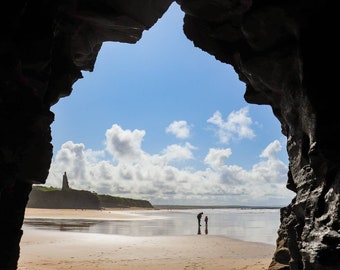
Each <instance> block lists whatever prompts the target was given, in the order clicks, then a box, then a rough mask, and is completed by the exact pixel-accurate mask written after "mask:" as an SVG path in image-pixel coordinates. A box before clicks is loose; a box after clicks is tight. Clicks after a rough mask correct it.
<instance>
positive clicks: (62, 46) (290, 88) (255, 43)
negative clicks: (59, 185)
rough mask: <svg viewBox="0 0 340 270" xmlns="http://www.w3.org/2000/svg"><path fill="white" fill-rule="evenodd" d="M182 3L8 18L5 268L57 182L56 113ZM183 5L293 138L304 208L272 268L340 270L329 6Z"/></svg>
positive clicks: (292, 215) (286, 212) (51, 10)
mask: <svg viewBox="0 0 340 270" xmlns="http://www.w3.org/2000/svg"><path fill="white" fill-rule="evenodd" d="M172 2H173V1H155V0H149V1H146V2H140V1H133V0H130V1H119V0H114V1H104V0H103V1H96V2H93V1H90V0H88V1H73V0H72V1H62V2H53V3H47V2H46V1H25V2H22V1H12V2H11V3H10V4H9V5H8V6H7V7H6V9H4V11H3V14H2V15H3V16H1V20H2V24H1V25H2V27H3V30H4V31H3V33H4V35H3V36H2V46H1V55H2V58H3V61H2V63H1V65H2V77H1V87H2V89H1V90H2V91H1V92H0V93H1V102H2V103H1V105H2V110H1V122H2V125H3V126H4V127H6V128H5V129H4V130H3V132H2V133H1V136H2V137H1V138H2V140H0V142H1V145H0V149H1V155H0V159H1V160H0V161H1V166H2V167H1V168H2V170H1V179H2V182H1V184H2V186H1V197H0V199H1V222H0V224H1V226H2V227H1V232H2V239H4V241H2V245H3V246H2V247H1V250H5V251H6V253H4V254H1V255H2V258H4V260H1V263H3V262H4V263H11V264H12V268H15V267H16V261H17V258H18V254H19V248H18V247H19V243H20V238H21V235H22V230H21V225H22V220H23V217H24V209H25V206H26V203H27V197H28V194H29V192H30V188H31V185H32V184H33V183H39V182H40V183H42V182H44V181H45V179H46V177H47V175H48V171H49V165H50V161H51V157H52V145H51V144H50V141H51V136H50V135H51V134H50V125H51V123H52V122H53V114H52V113H51V111H50V107H51V106H52V105H53V104H55V103H56V102H57V101H58V100H59V99H60V98H61V97H65V96H68V95H69V94H70V93H71V91H72V85H73V84H74V82H75V81H77V80H78V79H80V78H81V70H88V71H90V70H92V69H93V66H94V62H95V59H96V55H97V53H98V50H99V48H100V44H101V42H102V41H107V40H115V41H123V42H127V43H135V42H136V41H137V40H139V39H140V37H141V33H142V32H143V31H144V30H148V29H150V27H151V26H152V25H153V24H154V23H155V22H156V21H157V20H158V19H159V18H160V17H161V16H162V14H163V13H164V12H165V11H166V10H167V8H168V7H169V5H170V4H171V3H172ZM177 3H178V4H179V5H180V6H181V9H182V10H183V11H184V12H185V14H186V15H185V19H184V32H185V34H186V36H187V37H188V39H190V40H192V41H193V43H194V45H195V46H196V47H199V48H201V49H202V50H204V51H206V52H208V53H209V54H211V55H213V56H214V57H215V58H216V59H219V60H220V61H222V62H224V63H228V64H231V65H232V66H233V67H234V69H235V71H236V72H237V74H238V75H239V78H240V80H241V81H243V82H245V83H246V93H245V95H244V97H245V99H246V101H247V102H249V103H252V104H261V105H264V104H267V105H270V106H271V107H272V109H273V113H274V114H275V116H276V117H277V118H278V120H279V121H280V123H281V126H282V132H283V134H284V135H285V136H286V137H287V138H288V140H287V151H288V155H289V162H290V163H289V173H288V182H287V187H288V189H290V190H292V191H293V192H294V193H296V196H295V197H294V199H293V200H292V202H291V203H290V204H289V205H288V206H287V207H285V208H283V209H282V212H281V222H282V223H281V226H280V229H279V239H278V247H277V253H275V255H274V259H273V265H272V266H273V267H276V266H277V267H279V266H280V267H281V268H284V267H286V268H291V269H313V270H314V269H322V270H325V269H327V270H328V269H330V270H333V269H337V268H339V265H340V261H339V258H340V256H339V249H338V246H339V242H340V240H339V239H340V237H339V236H338V232H337V231H336V229H337V228H339V217H338V216H339V215H338V213H337V212H336V211H337V210H336V209H338V208H339V207H338V205H339V194H338V193H339V191H338V190H339V188H338V186H339V178H338V175H339V173H338V171H339V166H338V164H339V157H338V150H339V149H338V146H337V143H336V142H337V133H338V132H337V131H338V129H339V128H338V124H337V123H335V121H327V120H328V119H329V116H330V115H337V97H336V96H335V94H334V93H336V92H335V91H332V89H333V88H334V85H335V84H333V81H332V80H330V79H329V78H330V76H329V74H328V72H327V69H322V68H320V69H319V68H318V67H315V65H313V64H314V62H313V61H316V60H317V61H316V62H318V63H319V66H320V67H328V66H329V63H328V62H327V61H328V60H329V59H332V57H333V56H332V53H333V51H332V50H331V49H329V46H328V45H329V44H331V43H332V42H333V36H332V35H326V34H325V31H324V29H330V33H332V30H333V29H332V26H333V25H335V24H334V23H333V22H332V18H334V17H336V16H332V15H333V14H332V12H333V10H334V9H332V8H331V7H330V6H329V4H328V3H324V2H322V1H317V0H315V1H311V2H308V3H306V2H305V1H297V2H285V3H281V2H280V1H279V2H275V3H269V2H267V1H222V2H220V1H199V2H196V1H191V0H181V1H177ZM315 18H322V19H321V20H316V19H315ZM315 37H318V39H315ZM310 44H313V45H314V46H315V47H317V48H318V51H315V50H314V49H312V47H311V46H310ZM321 52H322V53H321ZM329 131H331V132H329ZM13 194H15V198H16V199H13V198H14V197H13ZM330 257H331V258H333V259H332V260H329V258H330ZM9 258H10V259H9ZM3 268H4V269H6V267H5V266H4V267H3Z"/></svg>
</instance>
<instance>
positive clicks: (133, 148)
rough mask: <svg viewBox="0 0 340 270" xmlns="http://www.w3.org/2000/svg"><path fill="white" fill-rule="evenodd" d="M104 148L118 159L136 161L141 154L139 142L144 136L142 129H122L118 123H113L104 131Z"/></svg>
mask: <svg viewBox="0 0 340 270" xmlns="http://www.w3.org/2000/svg"><path fill="white" fill-rule="evenodd" d="M105 135H106V150H108V151H109V153H110V154H111V155H112V156H113V157H114V158H115V159H116V160H120V161H123V160H124V161H136V160H139V159H140V157H141V156H142V155H143V151H142V149H141V144H142V141H143V138H144V136H145V131H144V130H138V129H135V130H134V131H131V130H128V129H127V130H123V129H122V128H121V127H120V126H118V125H113V126H112V127H111V128H110V129H108V130H107V131H106V133H105Z"/></svg>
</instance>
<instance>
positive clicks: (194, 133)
mask: <svg viewBox="0 0 340 270" xmlns="http://www.w3.org/2000/svg"><path fill="white" fill-rule="evenodd" d="M183 17H184V13H183V12H181V10H180V8H179V6H178V5H177V4H176V3H173V5H172V6H170V8H169V9H168V10H167V12H166V13H165V14H164V15H163V17H162V18H161V19H160V20H159V21H158V22H157V23H156V24H155V25H154V26H153V27H152V28H151V29H150V30H148V31H147V32H145V33H144V34H143V37H142V38H141V40H139V41H138V42H137V43H136V44H125V43H111V42H106V43H104V44H103V45H102V47H101V50H100V52H99V54H98V56H97V59H96V65H95V68H94V70H93V72H87V73H85V74H84V78H82V79H81V80H79V81H77V82H76V83H75V85H74V86H73V91H72V94H71V95H70V96H68V97H67V98H64V99H61V100H60V101H59V102H58V104H56V105H55V107H57V109H55V110H54V111H55V114H56V117H55V121H54V124H52V135H53V133H54V132H55V135H53V136H52V138H54V139H53V140H54V142H56V143H54V156H55V159H54V161H53V162H52V165H51V169H50V171H51V172H52V173H51V172H50V174H49V178H48V179H47V182H46V185H48V186H49V185H52V186H57V187H58V186H60V185H61V181H60V175H62V174H63V172H64V171H67V172H68V176H69V179H70V181H71V185H72V186H73V187H74V188H78V189H88V190H93V191H95V192H97V193H105V194H113V195H117V196H128V197H133V198H139V197H142V198H143V199H147V200H149V201H151V202H152V204H184V205H185V204H186V205H193V204H201V205H226V204H227V205H247V206H269V207H272V206H276V207H277V206H283V205H286V204H287V203H289V201H290V199H291V198H290V194H289V191H287V192H286V193H285V195H283V193H284V192H283V190H284V189H285V188H284V186H285V183H286V174H287V170H288V169H287V167H286V166H287V165H286V164H285V162H284V161H282V158H286V156H285V154H286V152H285V141H284V137H283V135H282V134H280V129H279V122H278V121H277V119H275V118H273V117H272V118H270V116H271V114H270V107H269V106H266V107H265V106H257V105H252V107H251V108H249V104H247V103H246V102H245V101H244V99H243V96H242V93H243V92H244V91H245V85H244V84H242V83H241V82H240V81H239V80H238V77H237V74H236V73H235V72H234V70H233V69H232V67H231V66H230V65H227V64H225V63H221V62H220V61H218V60H216V59H214V58H213V57H212V56H211V55H209V54H207V53H205V52H203V51H202V50H200V49H198V48H194V47H193V45H192V42H190V41H189V40H188V39H187V38H186V37H185V36H184V33H183V30H182V25H183ZM94 95H95V96H94ZM62 104H65V105H62ZM254 107H256V108H254ZM52 109H53V108H52ZM213 117H215V119H214V120H213ZM218 117H221V119H220V121H221V123H217V122H216V119H217V118H218ZM261 118H262V119H264V121H265V123H261V120H262V119H261ZM209 119H210V120H209ZM72 120H73V121H72ZM71 121H72V122H71ZM65 122H67V123H66V124H64V126H63V123H65ZM175 125H182V126H177V127H175ZM266 126H267V128H266ZM268 127H270V128H268ZM175 128H176V130H174V129H175ZM166 129H168V131H166ZM170 129H171V130H170ZM105 132H109V133H110V135H107V136H105ZM138 132H144V133H145V134H144V135H143V136H142V137H139V136H137V137H133V136H134V135H133V134H137V133H138ZM181 132H182V133H181ZM258 133H262V134H258ZM280 135H281V138H280V137H278V136H280ZM56 136H58V138H57V139H55V137H56ZM108 136H111V137H108ZM112 136H114V137H112ZM122 136H126V137H125V138H127V140H128V142H127V144H128V145H135V146H136V148H134V149H128V148H126V149H125V151H126V152H129V151H131V152H134V153H139V155H140V156H139V157H138V158H136V159H134V160H132V159H130V160H126V158H124V157H123V156H122V155H121V154H120V153H119V151H118V150H117V149H119V148H120V146H119V145H117V144H119V143H122V142H121V141H120V140H119V139H118V141H117V138H121V137H122ZM92 137H95V138H96V141H94V140H95V139H94V138H92ZM262 137H265V138H262ZM59 138H63V139H59ZM114 138H116V140H115V141H114V142H113V141H112V140H113V139H114ZM163 138H164V139H163ZM261 138H262V139H261ZM134 139H135V140H136V141H138V143H136V142H133V140H134ZM129 140H131V141H129ZM139 140H141V141H139ZM67 141H71V142H68V143H67V145H65V146H64V147H63V149H62V145H63V144H64V143H65V142H67ZM103 141H104V142H105V144H103ZM254 145H255V146H256V147H254ZM266 148H268V149H267V150H265V149H266ZM79 149H81V150H79ZM171 149H172V150H171ZM175 149H176V150H175ZM105 150H108V151H106V159H103V160H106V162H107V164H106V167H105V172H103V171H101V170H100V169H99V168H97V167H101V168H102V166H103V165H102V160H99V161H97V162H96V163H92V162H90V161H89V159H90V157H89V158H86V156H87V154H86V153H88V152H89V151H93V153H97V154H98V153H101V154H104V152H105ZM58 151H59V153H58V157H57V158H56V155H57V152H58ZM77 151H81V152H80V153H76V152H77ZM209 151H211V153H212V152H214V153H215V155H216V156H214V157H212V154H210V156H209V157H208V158H209V159H212V160H210V161H208V158H207V156H208V154H209ZM263 151H273V153H275V154H274V155H273V156H268V155H266V154H263V153H262V152H263ZM66 153H68V154H66ZM261 154H263V156H262V157H260V155H261ZM68 155H71V156H72V157H74V158H69V159H68V160H67V161H66V160H65V157H67V156H68ZM131 155H132V153H131ZM276 155H278V156H276ZM280 158H281V159H280ZM151 159H153V161H152V162H151ZM214 159H215V160H216V159H223V160H224V162H223V161H222V162H221V164H217V163H216V162H214V161H213V160H214ZM205 160H206V162H205ZM209 162H210V163H209ZM110 163H111V164H110ZM136 163H139V164H144V165H138V166H137V165H136ZM156 163H157V165H156ZM60 164H61V165H60ZM233 166H238V167H239V170H240V171H242V173H241V172H240V171H239V172H238V175H239V176H237V175H234V173H233ZM122 167H124V169H123V168H122ZM89 168H91V169H89ZM188 168H191V169H190V170H188ZM121 170H123V171H124V174H125V176H126V177H129V181H126V179H124V175H123V176H122V175H120V171H121ZM140 170H142V171H143V170H144V171H147V172H148V174H147V175H143V174H140V173H139V171H140ZM261 171H262V173H261ZM265 171H266V172H265ZM100 173H104V174H105V175H100ZM170 176H171V178H170ZM120 178H121V180H122V181H120V180H119V179H120ZM231 179H233V180H231ZM188 182H191V183H190V184H188ZM181 183H182V184H181ZM260 183H263V184H268V185H267V186H268V187H269V188H268V190H266V189H264V188H261V189H259V190H258V191H257V192H255V189H257V187H259V186H262V184H260ZM200 184H201V186H204V187H205V188H204V190H200V189H199V186H200ZM155 186H157V187H158V188H157V191H155V190H154V188H153V187H155ZM137 187H138V188H137ZM146 190H149V191H150V192H151V191H152V195H149V194H147V191H146ZM175 190H177V193H178V195H173V198H171V197H170V196H169V195H166V194H162V192H167V193H169V192H170V191H171V192H170V194H174V193H176V192H175ZM180 190H182V192H183V193H181V192H180ZM216 190H219V193H218V194H216V195H215V196H211V197H210V198H209V197H208V196H206V195H205V193H211V194H213V193H215V192H216ZM240 190H243V191H242V192H243V194H241V193H240ZM250 193H252V194H253V195H250ZM256 193H258V194H256ZM266 194H271V195H266ZM275 194H276V195H275ZM252 199H253V200H252Z"/></svg>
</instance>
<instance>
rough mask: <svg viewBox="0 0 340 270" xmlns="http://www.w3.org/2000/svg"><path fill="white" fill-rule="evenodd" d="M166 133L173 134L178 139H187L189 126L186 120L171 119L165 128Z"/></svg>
mask: <svg viewBox="0 0 340 270" xmlns="http://www.w3.org/2000/svg"><path fill="white" fill-rule="evenodd" d="M165 131H166V132H167V133H172V134H174V135H175V136H176V137H177V138H179V139H187V138H189V136H190V127H189V125H188V123H187V122H186V121H183V120H182V121H173V122H172V123H171V124H170V125H169V126H168V127H167V128H166V129H165Z"/></svg>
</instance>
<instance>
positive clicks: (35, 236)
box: [18, 209, 275, 270]
mask: <svg viewBox="0 0 340 270" xmlns="http://www.w3.org/2000/svg"><path fill="white" fill-rule="evenodd" d="M26 217H49V218H53V217H54V218H72V219H76V218H86V219H91V218H95V219H131V218H143V216H142V215H138V214H137V215H136V211H134V212H130V211H125V210H114V211H113V210H108V211H97V210H84V211H82V210H52V209H27V210H26ZM20 246H21V255H20V259H19V267H18V270H50V269H51V270H52V269H53V270H63V269H73V270H94V269H97V270H144V269H145V270H180V269H183V270H193V269H197V270H198V269H200V270H203V269H205V270H222V269H223V270H232V269H233V270H241V269H243V270H260V269H261V270H264V269H267V268H268V266H269V264H270V262H271V258H272V255H273V252H274V249H275V247H274V246H273V245H267V244H261V243H253V242H244V241H239V240H234V239H230V238H227V237H219V236H211V235H203V234H202V235H193V236H148V237H144V236H143V237H140V236H121V235H107V234H105V235H104V234H92V233H75V232H61V231H47V230H37V229H28V228H24V235H23V237H22V240H21V245H20Z"/></svg>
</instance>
